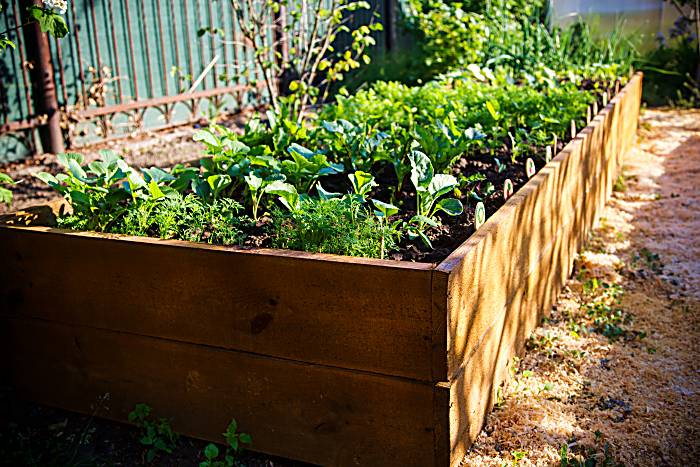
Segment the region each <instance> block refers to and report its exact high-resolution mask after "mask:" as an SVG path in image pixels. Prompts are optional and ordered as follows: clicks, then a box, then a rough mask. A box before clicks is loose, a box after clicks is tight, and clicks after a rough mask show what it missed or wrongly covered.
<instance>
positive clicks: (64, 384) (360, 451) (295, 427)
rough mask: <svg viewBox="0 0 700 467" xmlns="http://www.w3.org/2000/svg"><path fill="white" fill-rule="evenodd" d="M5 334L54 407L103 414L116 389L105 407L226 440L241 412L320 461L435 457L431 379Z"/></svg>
mask: <svg viewBox="0 0 700 467" xmlns="http://www.w3.org/2000/svg"><path fill="white" fill-rule="evenodd" d="M0 338H1V339H0V349H2V351H3V355H4V356H5V357H4V359H5V362H4V365H5V366H7V367H9V372H10V375H11V378H12V380H13V381H14V382H15V384H16V385H18V387H19V389H20V391H21V392H22V394H24V395H25V396H26V397H29V398H31V399H33V400H38V401H41V402H44V403H47V404H50V405H57V406H60V407H64V408H67V409H69V410H74V411H79V412H84V413H88V414H91V413H92V412H93V407H92V406H94V405H95V404H96V403H97V401H98V400H99V399H100V398H101V397H102V396H104V395H105V394H109V400H108V401H107V402H106V403H105V406H104V407H103V408H101V409H100V411H99V412H98V415H99V416H103V417H108V418H112V419H116V420H122V421H123V420H125V419H126V415H127V414H128V412H129V411H130V410H132V409H133V407H134V405H135V404H136V403H139V402H147V403H148V404H150V405H152V406H153V408H154V411H155V413H157V414H158V415H159V416H165V417H168V418H170V419H172V425H173V428H174V429H175V430H176V431H179V432H181V433H185V434H188V435H192V436H195V437H198V438H203V439H209V440H213V441H219V442H221V441H222V437H221V433H222V432H223V430H224V429H225V427H226V426H227V425H228V422H229V421H230V419H231V418H233V417H235V418H236V420H237V421H238V422H239V426H240V429H241V430H242V431H244V432H247V433H250V434H251V435H252V437H253V442H254V444H253V448H254V449H255V450H257V451H263V452H267V453H270V454H274V455H279V456H284V457H288V458H292V459H299V460H303V461H307V462H312V463H316V464H319V465H342V466H346V465H405V466H416V467H422V466H431V465H434V461H435V458H434V453H433V449H432V446H433V445H434V442H435V441H434V437H435V436H436V432H435V427H434V423H435V419H434V412H433V406H434V388H433V386H432V385H431V384H429V383H419V382H415V381H410V380H406V379H402V378H394V377H385V376H379V375H372V374H368V373H361V372H356V371H350V370H339V369H335V368H328V367H322V366H319V365H309V364H302V363H293V362H289V361H285V360H279V359H274V358H267V357H260V356H255V355H251V354H246V353H243V352H237V351H228V350H221V349H215V348H210V347H204V346H200V345H196V344H186V343H181V342H174V341H168V340H163V339H155V338H150V337H143V336H135V335H130V334H124V333H118V332H114V331H106V330H100V329H91V328H86V327H82V326H68V325H63V324H58V323H51V322H44V321H39V320H34V319H23V318H20V319H17V318H0ZM58 382H60V384H58ZM440 391H442V392H443V393H444V392H445V391H446V390H444V389H440ZM446 399H447V397H445V396H443V397H442V400H443V401H444V400H446ZM445 435H446V433H445Z"/></svg>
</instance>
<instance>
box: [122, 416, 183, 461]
mask: <svg viewBox="0 0 700 467" xmlns="http://www.w3.org/2000/svg"><path fill="white" fill-rule="evenodd" d="M151 415H152V409H151V407H150V406H148V405H147V404H136V407H134V410H133V411H132V412H131V413H129V417H128V418H129V421H130V422H131V423H133V424H135V425H136V426H137V427H139V428H140V430H141V434H140V437H139V442H140V443H141V445H143V446H144V447H145V448H146V454H145V460H146V462H148V463H152V462H153V461H154V460H155V458H156V457H157V456H159V455H162V454H171V453H172V452H173V450H174V449H175V448H176V447H177V440H178V435H177V434H176V433H175V432H173V430H172V428H171V427H170V422H168V420H167V419H165V418H159V419H155V420H154V419H153V417H152V416H151Z"/></svg>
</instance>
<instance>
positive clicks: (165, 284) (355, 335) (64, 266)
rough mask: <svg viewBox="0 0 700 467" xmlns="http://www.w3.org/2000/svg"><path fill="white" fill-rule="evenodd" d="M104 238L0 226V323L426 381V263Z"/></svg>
mask: <svg viewBox="0 0 700 467" xmlns="http://www.w3.org/2000/svg"><path fill="white" fill-rule="evenodd" d="M112 237H114V238H105V237H104V236H96V235H94V234H92V235H66V234H65V233H62V232H55V231H53V230H51V229H38V228H29V229H27V228H7V227H5V228H0V257H2V258H4V259H5V264H4V265H3V268H2V270H0V304H2V305H3V306H2V307H0V314H1V315H5V316H16V317H33V318H38V319H44V320H49V321H55V322H61V323H66V324H75V325H83V326H91V327H96V328H101V329H112V330H117V331H122V332H130V333H134V334H140V335H146V336H155V337H162V338H168V339H174V340H180V341H184V342H191V343H199V344H206V345H210V346H215V347H221V348H227V349H236V350H244V351H247V352H253V353H257V354H261V355H270V356H275V357H280V358H287V359H292V360H297V361H302V362H309V363H318V364H323V365H329V366H336V367H340V368H350V369H358V370H364V371H371V372H375V373H380V374H387V375H394V376H402V377H407V378H413V379H416V380H423V381H431V380H432V369H431V365H432V361H431V359H432V352H433V349H432V327H431V326H432V324H431V320H432V317H431V314H432V304H431V294H430V292H431V267H432V266H431V265H424V264H423V265H407V264H402V263H397V262H388V261H385V262H372V261H371V260H357V261H352V260H354V259H349V258H345V257H337V256H336V257H334V260H333V261H329V260H327V259H326V258H325V257H324V256H325V255H319V256H320V257H321V259H318V258H317V257H315V256H314V255H310V254H308V253H304V254H299V252H293V253H292V252H286V253H285V254H269V252H267V253H266V254H255V253H252V252H242V251H235V250H229V249H226V248H222V247H217V248H212V247H200V246H197V245H195V244H190V243H188V242H172V241H170V242H159V241H157V240H153V239H141V238H135V239H132V238H117V237H115V236H112ZM193 245H194V246H193ZM327 256H330V255H327ZM407 266H409V267H407Z"/></svg>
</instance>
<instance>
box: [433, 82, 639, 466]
mask: <svg viewBox="0 0 700 467" xmlns="http://www.w3.org/2000/svg"><path fill="white" fill-rule="evenodd" d="M640 90H641V76H636V77H634V78H633V79H632V80H631V82H630V83H629V84H628V86H627V87H626V88H625V89H624V90H623V92H622V93H620V95H618V96H617V97H616V99H614V100H613V102H611V104H610V105H609V106H608V107H607V108H606V109H604V111H603V112H601V113H600V114H599V115H598V116H597V117H596V118H595V119H594V120H593V122H592V124H591V125H590V126H588V127H587V128H585V129H584V130H583V131H582V132H581V133H579V135H577V137H576V138H575V140H574V141H572V142H571V143H570V144H569V145H567V147H566V148H565V149H564V150H563V151H562V152H561V153H560V154H559V155H558V156H557V157H556V158H555V159H554V160H553V161H552V162H551V163H550V164H548V165H547V166H546V167H545V168H544V169H543V170H542V171H540V173H539V174H538V175H536V176H535V177H533V179H532V180H530V181H529V182H528V183H527V184H526V185H525V186H524V187H523V188H522V189H521V190H520V191H519V192H518V193H517V194H516V195H515V196H514V197H513V198H511V200H509V202H507V203H506V205H505V206H504V207H503V208H501V210H499V212H497V213H496V214H495V215H494V216H492V217H491V218H490V219H489V221H487V223H486V224H485V225H484V226H483V227H482V228H481V229H480V230H479V231H478V232H477V233H476V234H475V235H473V236H472V237H471V238H470V239H468V240H467V241H466V242H465V243H464V244H463V245H462V246H460V248H458V249H457V250H456V251H455V252H454V253H453V254H452V255H450V257H448V258H447V259H446V260H445V261H444V262H443V263H441V264H440V265H438V267H437V268H436V270H435V272H434V275H439V274H446V275H448V279H447V281H448V289H449V290H448V294H447V299H446V300H447V317H446V319H447V326H448V343H447V358H446V359H447V369H446V375H445V376H446V379H447V381H449V383H448V384H449V387H450V391H451V396H450V399H451V400H450V449H451V451H452V456H451V464H452V465H457V464H458V463H459V462H460V461H461V459H462V457H463V455H464V453H465V452H466V449H468V447H469V445H470V443H471V440H473V439H474V438H475V437H476V436H477V435H478V433H479V431H480V430H481V427H482V426H483V422H484V420H485V417H486V414H487V413H488V411H489V410H490V409H491V406H492V401H493V397H494V393H495V391H496V389H497V387H498V385H499V384H500V382H501V381H503V379H504V378H505V377H506V375H507V371H506V369H507V366H508V364H509V362H510V359H511V357H512V356H513V355H514V354H515V353H517V352H519V351H520V350H521V349H522V347H523V344H524V341H525V339H526V338H527V337H528V335H529V334H530V332H531V331H532V330H533V329H534V328H535V327H536V325H537V322H538V321H539V319H540V317H541V314H542V312H543V311H544V310H545V309H548V308H549V307H551V304H552V303H553V302H554V300H555V299H556V296H557V294H558V292H559V290H560V289H561V287H562V285H563V284H564V282H565V280H566V278H567V277H568V275H569V274H570V271H571V267H572V264H573V260H574V256H575V254H576V252H577V251H578V249H579V248H580V246H581V245H582V243H583V241H584V239H585V238H586V236H587V234H588V232H589V231H590V229H591V228H592V226H593V225H594V223H595V221H596V218H597V215H598V214H599V213H600V210H601V209H602V207H603V206H604V205H605V202H606V200H607V198H608V197H609V195H610V193H611V187H612V184H613V182H614V179H615V176H616V174H617V171H618V170H619V167H620V163H621V160H622V154H621V153H622V152H624V151H626V150H627V149H628V148H629V147H630V145H631V144H632V142H633V141H634V134H635V130H636V119H637V116H638V108H639V99H640ZM630 120H632V123H630ZM434 293H435V291H434ZM436 296H437V295H436Z"/></svg>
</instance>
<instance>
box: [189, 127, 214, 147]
mask: <svg viewBox="0 0 700 467" xmlns="http://www.w3.org/2000/svg"><path fill="white" fill-rule="evenodd" d="M192 139H193V140H194V141H197V142H201V143H204V144H206V145H208V146H213V147H215V148H219V147H221V145H220V143H219V138H217V137H216V136H214V135H213V134H212V133H211V131H209V130H197V131H195V132H194V135H192Z"/></svg>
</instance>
